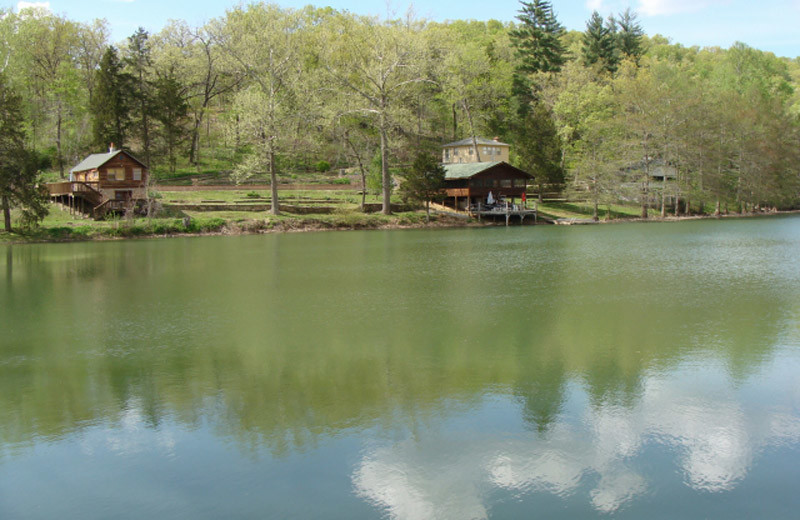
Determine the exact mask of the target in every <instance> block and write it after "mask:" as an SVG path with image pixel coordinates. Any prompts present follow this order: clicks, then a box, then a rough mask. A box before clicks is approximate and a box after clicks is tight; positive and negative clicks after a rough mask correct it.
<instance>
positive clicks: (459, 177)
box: [442, 137, 533, 209]
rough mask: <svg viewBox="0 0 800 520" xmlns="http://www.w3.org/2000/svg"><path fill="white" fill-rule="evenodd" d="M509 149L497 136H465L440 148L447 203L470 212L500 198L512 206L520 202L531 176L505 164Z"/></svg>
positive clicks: (509, 146) (531, 178)
mask: <svg viewBox="0 0 800 520" xmlns="http://www.w3.org/2000/svg"><path fill="white" fill-rule="evenodd" d="M476 144H477V150H476V146H475V145H476ZM510 149H511V145H509V144H506V143H501V142H500V140H499V139H498V138H496V137H495V138H494V139H492V140H489V139H484V138H481V137H476V138H475V139H474V140H473V138H472V137H468V138H466V139H462V140H460V141H455V142H453V143H448V144H445V145H443V146H442V163H443V164H442V166H444V169H445V191H446V193H447V197H448V198H449V199H450V201H449V202H448V203H449V204H451V205H453V207H455V208H457V209H470V208H471V207H472V206H473V205H477V204H482V205H487V204H488V203H490V202H495V201H499V200H503V199H505V200H507V201H509V202H512V203H513V202H514V201H516V200H522V198H523V194H524V193H525V191H526V189H527V187H528V183H529V181H532V180H533V175H531V174H529V173H528V172H526V171H523V170H520V169H519V168H515V167H514V166H511V165H510V164H508V154H509V150H510ZM489 194H491V195H492V196H491V198H490V197H489Z"/></svg>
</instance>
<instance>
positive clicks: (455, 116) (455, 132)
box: [453, 103, 458, 141]
mask: <svg viewBox="0 0 800 520" xmlns="http://www.w3.org/2000/svg"><path fill="white" fill-rule="evenodd" d="M457 136H458V114H457V113H456V104H455V103H453V141H455V140H456V139H458V137H457Z"/></svg>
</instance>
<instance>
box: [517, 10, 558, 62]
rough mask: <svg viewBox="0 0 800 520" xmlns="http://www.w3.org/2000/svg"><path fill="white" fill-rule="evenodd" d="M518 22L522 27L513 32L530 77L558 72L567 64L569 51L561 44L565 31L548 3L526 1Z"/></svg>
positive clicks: (521, 59) (518, 52)
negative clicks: (541, 73) (540, 73)
mask: <svg viewBox="0 0 800 520" xmlns="http://www.w3.org/2000/svg"><path fill="white" fill-rule="evenodd" d="M520 4H522V8H521V9H520V14H519V15H517V20H519V21H520V23H521V25H520V26H519V27H518V28H517V29H514V30H512V31H511V38H512V41H513V43H514V47H515V48H516V49H517V55H518V56H519V58H520V66H519V68H520V70H522V71H523V72H526V73H529V74H535V73H537V72H558V71H559V70H561V67H562V66H563V65H564V63H566V49H565V48H564V45H563V43H562V41H561V39H562V37H563V36H564V33H565V30H564V26H562V25H561V24H560V23H559V22H558V20H557V19H556V16H555V13H554V12H553V7H552V5H551V4H550V2H547V1H546V0H533V1H532V2H522V1H520Z"/></svg>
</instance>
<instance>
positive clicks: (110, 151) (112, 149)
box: [108, 143, 114, 153]
mask: <svg viewBox="0 0 800 520" xmlns="http://www.w3.org/2000/svg"><path fill="white" fill-rule="evenodd" d="M113 152H114V143H111V144H110V145H108V153H113Z"/></svg>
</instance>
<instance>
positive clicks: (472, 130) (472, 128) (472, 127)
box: [461, 99, 481, 162]
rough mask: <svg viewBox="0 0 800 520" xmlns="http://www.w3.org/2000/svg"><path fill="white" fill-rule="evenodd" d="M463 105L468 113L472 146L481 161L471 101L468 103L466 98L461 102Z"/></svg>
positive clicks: (476, 156)
mask: <svg viewBox="0 0 800 520" xmlns="http://www.w3.org/2000/svg"><path fill="white" fill-rule="evenodd" d="M461 106H462V107H463V108H464V112H466V113H467V121H469V133H470V135H471V136H472V148H474V149H475V158H476V159H478V162H481V153H480V152H479V151H478V138H477V137H476V136H475V124H474V123H473V120H472V110H470V109H469V103H467V100H466V99H465V100H463V101H462V102H461Z"/></svg>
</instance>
